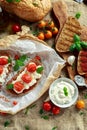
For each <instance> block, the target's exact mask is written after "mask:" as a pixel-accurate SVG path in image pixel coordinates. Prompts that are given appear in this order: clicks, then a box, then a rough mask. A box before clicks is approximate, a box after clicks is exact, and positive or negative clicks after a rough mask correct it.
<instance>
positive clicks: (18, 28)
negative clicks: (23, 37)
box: [12, 24, 21, 33]
mask: <svg viewBox="0 0 87 130" xmlns="http://www.w3.org/2000/svg"><path fill="white" fill-rule="evenodd" d="M12 31H13V32H14V33H16V32H20V31H21V26H20V25H18V24H14V25H13V26H12Z"/></svg>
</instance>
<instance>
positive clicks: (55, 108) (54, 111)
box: [52, 106, 60, 115]
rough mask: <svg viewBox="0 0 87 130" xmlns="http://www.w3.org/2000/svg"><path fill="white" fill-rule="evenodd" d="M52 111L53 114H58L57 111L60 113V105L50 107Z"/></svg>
mask: <svg viewBox="0 0 87 130" xmlns="http://www.w3.org/2000/svg"><path fill="white" fill-rule="evenodd" d="M52 113H53V114H54V115H57V114H59V113H60V107H57V106H53V108H52Z"/></svg>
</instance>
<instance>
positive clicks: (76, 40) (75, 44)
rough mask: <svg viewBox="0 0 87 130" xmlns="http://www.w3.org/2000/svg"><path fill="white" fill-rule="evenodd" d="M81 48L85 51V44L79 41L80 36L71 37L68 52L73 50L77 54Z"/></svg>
mask: <svg viewBox="0 0 87 130" xmlns="http://www.w3.org/2000/svg"><path fill="white" fill-rule="evenodd" d="M82 48H83V49H87V42H84V41H81V39H80V36H78V35H77V34H75V35H74V37H73V44H72V45H71V46H70V48H69V50H70V52H73V51H75V50H77V51H78V52H79V51H80V50H81V49H82Z"/></svg>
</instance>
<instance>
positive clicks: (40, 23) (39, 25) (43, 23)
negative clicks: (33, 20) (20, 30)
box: [37, 20, 46, 28]
mask: <svg viewBox="0 0 87 130" xmlns="http://www.w3.org/2000/svg"><path fill="white" fill-rule="evenodd" d="M37 26H38V27H39V28H44V27H45V26H46V22H45V21H44V20H42V21H40V22H38V25H37Z"/></svg>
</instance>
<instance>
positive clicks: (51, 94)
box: [49, 77, 78, 108]
mask: <svg viewBox="0 0 87 130" xmlns="http://www.w3.org/2000/svg"><path fill="white" fill-rule="evenodd" d="M59 83H62V86H63V84H64V83H65V84H64V87H63V88H62V86H61V84H60V86H61V87H60V86H57V87H56V85H58V84H59ZM67 83H68V84H67ZM66 84H67V85H66ZM68 85H69V87H70V91H68V88H67V93H68V94H67V96H66V93H65V91H64V88H66V86H68ZM59 88H60V91H57V90H58V89H59ZM71 88H72V90H71ZM57 92H58V93H57ZM70 93H72V96H70V95H69V94H70ZM61 94H62V96H61ZM63 94H64V95H63ZM54 95H55V96H54ZM56 95H57V98H55V97H56ZM59 95H60V99H59V101H58V98H59V97H58V96H59ZM49 97H50V100H51V101H52V102H53V104H55V105H56V106H58V107H60V108H67V107H70V106H71V105H73V104H74V103H75V102H76V100H77V98H78V88H77V86H76V84H75V83H74V82H73V81H72V80H71V79H69V78H64V77H63V78H58V79H57V80H55V81H54V82H53V83H52V84H51V86H50V88H49ZM65 100H66V102H65ZM68 100H69V101H68ZM64 102H65V103H64Z"/></svg>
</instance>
